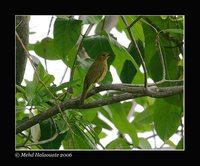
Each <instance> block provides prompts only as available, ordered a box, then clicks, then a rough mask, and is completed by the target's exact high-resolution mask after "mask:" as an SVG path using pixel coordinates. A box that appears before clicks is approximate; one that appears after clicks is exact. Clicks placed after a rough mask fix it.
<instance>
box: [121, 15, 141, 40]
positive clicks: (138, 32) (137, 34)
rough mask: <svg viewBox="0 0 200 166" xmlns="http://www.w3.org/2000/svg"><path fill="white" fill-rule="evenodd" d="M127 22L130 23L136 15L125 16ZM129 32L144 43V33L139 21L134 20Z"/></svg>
mask: <svg viewBox="0 0 200 166" xmlns="http://www.w3.org/2000/svg"><path fill="white" fill-rule="evenodd" d="M125 18H126V20H127V22H128V24H129V25H130V24H131V23H132V22H133V21H135V19H137V18H138V17H136V16H125ZM131 32H132V34H133V36H134V37H135V40H141V41H142V43H144V33H143V28H142V25H141V23H140V21H138V22H136V23H135V24H134V25H133V26H132V27H131Z"/></svg>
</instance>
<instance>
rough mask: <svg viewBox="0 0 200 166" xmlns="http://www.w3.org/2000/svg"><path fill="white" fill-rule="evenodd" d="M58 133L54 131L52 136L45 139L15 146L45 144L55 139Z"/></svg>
mask: <svg viewBox="0 0 200 166" xmlns="http://www.w3.org/2000/svg"><path fill="white" fill-rule="evenodd" d="M58 135H59V134H58V133H55V134H54V135H53V137H51V138H49V139H47V140H43V141H40V142H35V143H31V144H26V145H16V147H18V148H19V147H28V146H34V145H42V144H46V143H49V142H51V141H53V140H55V139H56V138H57V137H58Z"/></svg>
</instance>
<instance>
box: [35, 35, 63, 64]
mask: <svg viewBox="0 0 200 166" xmlns="http://www.w3.org/2000/svg"><path fill="white" fill-rule="evenodd" d="M33 46H34V49H33V50H34V51H35V53H36V54H37V55H38V56H40V57H42V58H45V59H48V60H58V59H61V58H60V57H59V53H58V50H57V48H56V47H55V45H54V39H52V38H49V37H47V38H44V39H42V41H41V42H37V43H35V44H34V45H33Z"/></svg>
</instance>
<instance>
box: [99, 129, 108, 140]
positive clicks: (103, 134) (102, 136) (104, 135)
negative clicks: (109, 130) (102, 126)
mask: <svg viewBox="0 0 200 166" xmlns="http://www.w3.org/2000/svg"><path fill="white" fill-rule="evenodd" d="M106 136H107V134H106V133H104V132H103V131H102V132H101V133H100V134H99V138H100V139H102V138H105V137H106Z"/></svg>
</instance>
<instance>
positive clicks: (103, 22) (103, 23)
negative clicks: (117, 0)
mask: <svg viewBox="0 0 200 166" xmlns="http://www.w3.org/2000/svg"><path fill="white" fill-rule="evenodd" d="M105 21H106V16H104V19H103V21H102V26H101V33H102V31H103V29H104V25H105Z"/></svg>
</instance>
